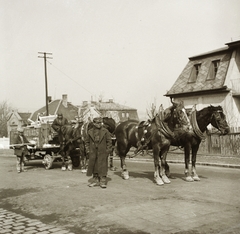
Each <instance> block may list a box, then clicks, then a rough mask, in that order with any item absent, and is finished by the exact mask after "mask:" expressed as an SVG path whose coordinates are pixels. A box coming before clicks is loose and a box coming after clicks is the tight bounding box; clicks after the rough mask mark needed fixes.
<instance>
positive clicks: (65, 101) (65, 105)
mask: <svg viewBox="0 0 240 234" xmlns="http://www.w3.org/2000/svg"><path fill="white" fill-rule="evenodd" d="M67 103H68V101H67V94H63V95H62V104H63V106H64V107H66V108H67V106H68V105H67Z"/></svg>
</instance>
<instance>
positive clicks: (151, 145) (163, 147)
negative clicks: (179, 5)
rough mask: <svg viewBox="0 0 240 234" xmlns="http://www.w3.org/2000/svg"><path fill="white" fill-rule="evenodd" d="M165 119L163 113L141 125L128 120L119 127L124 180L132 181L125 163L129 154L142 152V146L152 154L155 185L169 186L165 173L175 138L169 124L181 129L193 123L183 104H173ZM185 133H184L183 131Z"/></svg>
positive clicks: (118, 135) (118, 138) (116, 132)
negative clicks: (171, 145)
mask: <svg viewBox="0 0 240 234" xmlns="http://www.w3.org/2000/svg"><path fill="white" fill-rule="evenodd" d="M165 117H166V119H165ZM165 117H163V118H164V119H162V113H158V114H157V115H156V116H155V117H154V118H153V119H152V120H149V121H146V122H141V123H138V121H135V120H128V121H125V122H122V123H120V124H119V125H118V126H117V127H116V130H115V135H116V141H117V154H118V155H119V157H120V160H121V168H122V177H123V179H128V178H129V174H128V170H127V166H126V163H125V158H126V154H127V153H128V152H129V150H130V148H131V147H135V148H138V149H139V148H140V147H139V143H140V144H142V146H143V148H147V149H152V150H153V158H154V166H155V172H154V180H155V181H156V183H157V184H158V185H163V184H164V183H170V180H169V179H168V177H167V175H166V173H165V166H166V157H167V153H168V151H169V147H170V140H169V139H170V138H173V137H174V135H173V133H172V132H171V131H170V129H169V128H168V126H167V124H166V121H167V122H168V123H169V124H170V123H171V125H172V126H173V127H175V126H176V125H177V124H178V126H179V127H183V126H189V124H190V123H189V119H188V117H187V115H186V111H185V109H184V106H183V103H173V106H171V107H169V108H168V115H167V116H165ZM183 132H185V130H183ZM160 152H161V154H160ZM160 156H161V157H160ZM159 159H161V163H159Z"/></svg>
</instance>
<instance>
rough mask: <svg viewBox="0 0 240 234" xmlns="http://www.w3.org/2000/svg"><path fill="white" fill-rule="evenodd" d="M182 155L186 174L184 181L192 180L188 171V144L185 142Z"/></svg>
mask: <svg viewBox="0 0 240 234" xmlns="http://www.w3.org/2000/svg"><path fill="white" fill-rule="evenodd" d="M184 155H185V160H184V161H185V171H184V173H185V175H186V181H187V182H193V181H194V180H193V178H192V176H191V173H190V172H189V164H190V144H186V145H185V147H184Z"/></svg>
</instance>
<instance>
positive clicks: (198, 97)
mask: <svg viewBox="0 0 240 234" xmlns="http://www.w3.org/2000/svg"><path fill="white" fill-rule="evenodd" d="M165 96H167V97H170V98H173V99H174V101H179V100H183V101H184V104H185V106H186V107H187V108H192V106H193V105H194V104H196V107H197V109H198V110H200V109H202V108H204V107H206V106H209V105H210V104H211V105H214V106H215V105H221V106H222V107H223V109H224V112H225V114H226V118H227V121H228V123H229V125H230V126H231V127H232V128H239V127H240V40H238V41H234V42H229V43H226V44H225V47H223V48H220V49H217V50H213V51H210V52H207V53H203V54H199V55H196V56H192V57H189V61H188V63H187V65H186V66H185V68H184V69H183V71H182V73H181V74H180V75H179V77H178V78H177V80H176V81H175V83H174V84H173V86H172V87H171V89H170V90H169V91H168V92H167V94H165Z"/></svg>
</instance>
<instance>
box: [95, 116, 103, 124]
mask: <svg viewBox="0 0 240 234" xmlns="http://www.w3.org/2000/svg"><path fill="white" fill-rule="evenodd" d="M102 121H103V119H102V117H95V118H94V119H93V122H94V123H102Z"/></svg>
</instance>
